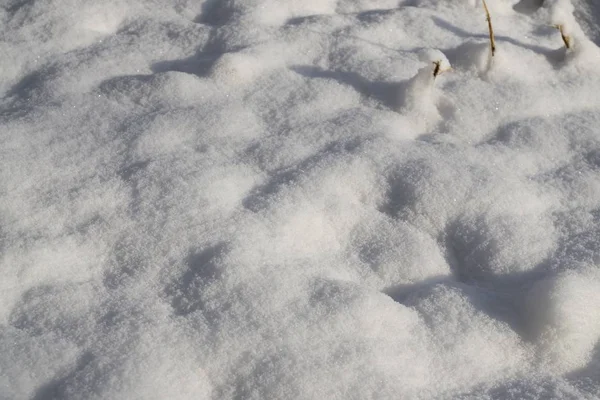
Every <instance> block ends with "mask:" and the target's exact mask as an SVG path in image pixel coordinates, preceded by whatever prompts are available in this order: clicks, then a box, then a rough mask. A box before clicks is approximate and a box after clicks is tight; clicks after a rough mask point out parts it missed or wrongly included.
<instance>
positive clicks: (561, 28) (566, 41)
mask: <svg viewBox="0 0 600 400" xmlns="http://www.w3.org/2000/svg"><path fill="white" fill-rule="evenodd" d="M554 27H555V28H556V29H558V31H559V32H560V37H561V38H562V41H563V43H564V44H565V47H566V48H567V49H570V48H571V37H570V36H568V35H566V34H565V29H564V25H562V24H561V25H554Z"/></svg>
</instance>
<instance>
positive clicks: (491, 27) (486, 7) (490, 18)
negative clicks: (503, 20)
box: [483, 0, 496, 57]
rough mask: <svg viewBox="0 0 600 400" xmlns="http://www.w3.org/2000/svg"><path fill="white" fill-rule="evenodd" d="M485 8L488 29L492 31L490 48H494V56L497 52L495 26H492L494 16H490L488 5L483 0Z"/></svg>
mask: <svg viewBox="0 0 600 400" xmlns="http://www.w3.org/2000/svg"><path fill="white" fill-rule="evenodd" d="M483 8H484V9H485V15H486V17H487V23H488V30H489V31H490V49H491V50H492V57H494V53H495V52H496V40H495V39H494V27H493V26H492V17H491V16H490V10H489V9H488V6H487V4H486V2H485V0H483Z"/></svg>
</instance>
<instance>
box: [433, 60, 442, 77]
mask: <svg viewBox="0 0 600 400" xmlns="http://www.w3.org/2000/svg"><path fill="white" fill-rule="evenodd" d="M433 65H435V67H433V79H435V78H436V77H437V76H438V75H439V74H441V73H442V61H441V60H439V61H434V62H433Z"/></svg>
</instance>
